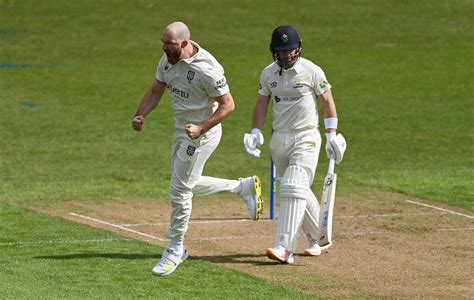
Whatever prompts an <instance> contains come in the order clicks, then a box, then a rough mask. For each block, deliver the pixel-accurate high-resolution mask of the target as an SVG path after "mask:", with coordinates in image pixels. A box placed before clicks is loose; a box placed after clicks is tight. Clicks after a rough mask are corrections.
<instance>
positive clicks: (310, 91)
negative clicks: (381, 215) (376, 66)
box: [244, 26, 345, 264]
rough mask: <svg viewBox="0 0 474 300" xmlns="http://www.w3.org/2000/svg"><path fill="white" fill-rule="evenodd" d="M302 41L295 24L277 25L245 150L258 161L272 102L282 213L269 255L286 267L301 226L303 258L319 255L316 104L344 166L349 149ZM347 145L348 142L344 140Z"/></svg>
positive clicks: (329, 147) (331, 151)
mask: <svg viewBox="0 0 474 300" xmlns="http://www.w3.org/2000/svg"><path fill="white" fill-rule="evenodd" d="M301 47H302V46H301V39H300V37H299V35H298V33H297V32H296V30H295V29H294V28H293V27H291V26H279V27H277V28H276V29H275V30H274V31H273V33H272V38H271V43H270V51H271V53H272V55H273V58H274V62H273V63H271V64H270V65H268V66H267V67H266V68H265V69H264V70H263V72H262V74H261V76H260V86H259V91H258V97H257V102H256V104H255V108H254V111H253V117H252V128H253V129H252V131H251V133H250V134H245V135H244V146H245V149H246V150H247V152H248V153H249V154H251V155H253V156H256V157H259V156H260V150H259V149H258V148H257V147H258V146H260V145H262V144H263V143H264V137H263V134H262V132H261V128H262V127H263V125H264V122H265V119H266V115H267V109H268V105H269V103H271V104H272V111H273V123H272V127H273V130H274V132H273V135H272V138H271V142H270V151H271V153H272V159H273V161H274V163H275V167H276V171H277V176H278V177H279V178H280V210H279V217H278V224H277V229H276V235H275V243H274V246H273V247H271V248H268V249H267V251H266V255H267V256H268V257H269V258H270V259H273V260H277V261H279V262H282V263H289V264H291V263H293V262H294V254H295V252H296V247H297V239H298V233H299V229H300V227H302V228H303V231H304V233H305V235H306V237H307V238H308V241H309V247H308V248H307V249H306V250H305V251H304V255H307V256H317V255H320V254H321V248H320V247H319V244H318V243H319V241H318V239H319V225H318V223H319V211H320V208H319V203H318V200H317V199H316V196H315V195H314V193H313V192H312V191H311V185H312V183H313V180H314V175H315V171H316V166H317V163H318V157H319V150H320V148H321V142H322V140H321V135H320V132H319V125H318V124H319V119H318V110H317V104H316V101H317V100H318V102H319V104H321V105H322V108H323V115H324V124H325V128H326V132H325V133H326V141H327V143H326V151H327V154H328V157H330V156H333V157H334V158H335V159H336V162H337V163H340V162H341V160H342V156H343V153H344V150H345V144H344V147H342V146H341V141H340V138H342V139H343V137H342V136H341V135H339V136H340V138H336V129H337V123H338V119H337V113H336V106H335V103H334V100H333V96H332V93H331V85H330V84H329V82H328V80H327V79H326V75H325V74H324V72H323V70H322V69H321V68H320V67H319V66H317V65H315V64H314V63H312V62H311V61H309V60H307V59H305V58H303V57H301V55H300V52H301ZM344 143H345V141H344Z"/></svg>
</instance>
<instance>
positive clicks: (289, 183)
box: [275, 166, 310, 253]
mask: <svg viewBox="0 0 474 300" xmlns="http://www.w3.org/2000/svg"><path fill="white" fill-rule="evenodd" d="M309 192H310V189H309V180H308V175H307V173H306V171H305V170H304V169H303V168H302V167H299V166H290V167H288V168H287V169H286V171H285V174H284V175H283V178H282V180H281V184H280V214H279V218H278V225H277V234H276V238H275V246H278V245H282V246H283V247H285V248H286V249H287V250H288V251H290V252H292V253H294V252H295V251H296V246H297V240H298V232H299V229H300V227H301V223H302V222H303V217H304V213H305V209H306V199H307V197H308V195H309Z"/></svg>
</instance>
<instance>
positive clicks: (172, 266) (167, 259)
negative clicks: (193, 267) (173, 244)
mask: <svg viewBox="0 0 474 300" xmlns="http://www.w3.org/2000/svg"><path fill="white" fill-rule="evenodd" d="M188 257H189V252H188V250H187V249H186V248H185V249H184V251H183V255H181V257H176V254H175V252H174V251H173V250H171V249H165V251H164V252H163V254H162V255H161V259H160V261H159V262H158V263H157V264H156V266H155V267H154V268H153V270H152V271H151V272H152V273H153V275H156V276H168V275H170V274H171V273H173V272H174V270H176V268H177V267H178V265H179V264H180V263H182V262H183V261H185V260H186V259H188Z"/></svg>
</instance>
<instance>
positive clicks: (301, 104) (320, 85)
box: [258, 57, 331, 131]
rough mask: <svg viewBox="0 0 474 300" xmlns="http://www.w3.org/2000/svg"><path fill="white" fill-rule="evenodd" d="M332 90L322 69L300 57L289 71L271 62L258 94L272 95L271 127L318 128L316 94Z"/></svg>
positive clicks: (284, 128) (262, 78) (261, 77)
mask: <svg viewBox="0 0 474 300" xmlns="http://www.w3.org/2000/svg"><path fill="white" fill-rule="evenodd" d="M329 89H331V85H330V84H329V83H328V81H327V79H326V75H325V74H324V72H323V70H322V69H321V68H320V67H319V66H317V65H315V64H314V63H312V62H311V61H309V60H307V59H305V58H303V57H300V58H299V59H298V61H297V62H296V63H295V65H294V66H293V67H292V68H291V69H288V70H281V75H280V66H279V65H278V64H277V63H276V62H273V63H271V64H270V65H268V66H267V67H266V68H265V69H264V70H263V72H262V75H261V76H260V87H259V91H258V93H259V94H260V95H262V96H271V101H272V107H273V125H272V126H273V129H274V130H277V131H287V130H301V129H307V128H317V127H318V120H319V118H318V111H317V107H316V98H317V96H319V95H321V94H323V93H325V92H326V91H328V90H329Z"/></svg>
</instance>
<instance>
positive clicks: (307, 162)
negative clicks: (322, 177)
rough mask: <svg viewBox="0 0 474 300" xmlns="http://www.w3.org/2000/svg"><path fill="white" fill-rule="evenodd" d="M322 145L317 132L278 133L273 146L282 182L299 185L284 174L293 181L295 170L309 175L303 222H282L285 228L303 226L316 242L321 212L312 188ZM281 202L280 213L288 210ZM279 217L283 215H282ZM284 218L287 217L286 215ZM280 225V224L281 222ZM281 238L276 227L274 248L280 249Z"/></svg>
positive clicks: (274, 136)
mask: <svg viewBox="0 0 474 300" xmlns="http://www.w3.org/2000/svg"><path fill="white" fill-rule="evenodd" d="M321 143H322V140H321V134H320V132H319V129H318V128H314V129H307V130H299V131H285V132H279V131H275V132H274V133H273V135H272V139H271V142H270V150H271V153H272V159H273V161H274V163H275V167H276V171H277V176H278V177H279V178H280V179H281V181H282V183H283V181H284V182H288V181H290V182H298V181H299V180H300V179H299V178H284V176H285V174H286V176H290V177H291V176H295V175H294V174H295V172H292V171H290V170H291V169H294V168H295V167H296V168H297V169H303V170H304V171H305V173H306V176H304V177H306V179H307V180H306V179H305V180H304V185H307V193H306V195H307V196H306V197H305V198H306V199H301V200H302V201H306V208H305V211H304V217H303V219H302V220H281V221H282V222H283V223H285V224H283V225H288V226H296V229H298V228H299V226H301V227H302V229H303V231H304V233H305V234H306V236H307V238H308V239H316V240H318V239H319V224H318V222H319V210H320V208H319V203H318V200H317V199H316V196H315V195H314V193H313V192H312V191H311V185H312V184H313V180H314V175H315V172H316V167H317V165H318V158H319V152H320V149H321ZM290 167H291V168H290ZM280 192H281V191H280ZM281 200H282V195H280V210H281V209H286V205H285V206H282V205H281V204H282V202H281ZM295 205H296V204H295ZM280 215H282V214H281V213H280ZM283 215H288V214H285V213H284V214H283ZM290 215H291V214H290ZM298 215H299V214H298ZM279 218H280V217H279ZM293 218H297V219H299V218H300V216H297V214H293ZM278 222H280V219H279V220H278ZM301 222H302V224H301ZM292 224H293V225H292ZM280 225H281V224H280ZM280 227H281V226H280ZM278 235H279V232H278V227H277V236H276V239H275V246H278V244H279V243H280V241H279V238H278ZM290 246H291V248H293V247H296V244H294V245H290ZM291 250H294V249H291Z"/></svg>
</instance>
